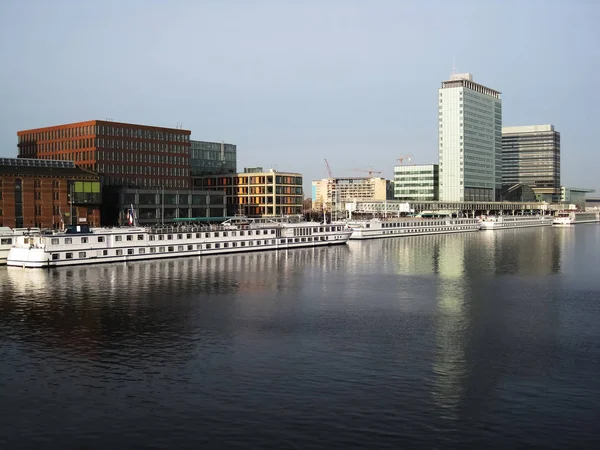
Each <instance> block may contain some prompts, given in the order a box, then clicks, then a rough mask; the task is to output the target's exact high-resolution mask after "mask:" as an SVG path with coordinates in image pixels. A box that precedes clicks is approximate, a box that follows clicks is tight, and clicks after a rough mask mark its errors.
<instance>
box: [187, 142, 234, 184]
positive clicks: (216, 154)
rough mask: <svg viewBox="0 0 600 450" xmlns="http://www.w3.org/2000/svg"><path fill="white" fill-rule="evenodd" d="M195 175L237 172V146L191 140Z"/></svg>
mask: <svg viewBox="0 0 600 450" xmlns="http://www.w3.org/2000/svg"><path fill="white" fill-rule="evenodd" d="M190 144H191V145H190V170H191V173H192V176H193V177H197V176H203V175H221V174H234V173H237V146H235V145H233V144H225V143H219V142H204V141H193V140H192V141H190Z"/></svg>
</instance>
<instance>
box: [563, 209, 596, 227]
mask: <svg viewBox="0 0 600 450" xmlns="http://www.w3.org/2000/svg"><path fill="white" fill-rule="evenodd" d="M593 222H600V212H599V211H595V212H586V211H560V212H559V213H558V214H557V215H556V216H555V217H554V220H553V221H552V225H561V226H564V225H576V224H578V223H593Z"/></svg>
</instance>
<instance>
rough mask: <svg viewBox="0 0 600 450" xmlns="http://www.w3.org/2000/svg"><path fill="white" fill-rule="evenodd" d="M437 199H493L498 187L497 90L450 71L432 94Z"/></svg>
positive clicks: (499, 136) (499, 130) (499, 134)
mask: <svg viewBox="0 0 600 450" xmlns="http://www.w3.org/2000/svg"><path fill="white" fill-rule="evenodd" d="M438 152H439V166H440V167H439V178H440V186H439V192H440V200H441V201H450V202H452V201H456V202H459V201H474V202H478V201H494V200H496V199H498V198H499V196H500V190H501V188H502V100H501V99H500V92H498V91H495V90H494V89H490V88H488V87H485V86H483V85H481V84H478V83H475V82H473V76H472V75H471V74H470V73H461V74H452V76H451V78H450V80H449V81H444V82H442V87H441V88H440V89H439V94H438Z"/></svg>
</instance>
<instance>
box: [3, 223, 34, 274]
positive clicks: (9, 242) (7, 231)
mask: <svg viewBox="0 0 600 450" xmlns="http://www.w3.org/2000/svg"><path fill="white" fill-rule="evenodd" d="M39 232H40V229H39V228H15V229H12V228H8V227H0V265H3V264H6V258H7V256H8V252H9V251H10V249H11V248H12V246H13V245H14V244H15V242H16V238H17V236H22V235H23V234H37V233H39Z"/></svg>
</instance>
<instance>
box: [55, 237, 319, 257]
mask: <svg viewBox="0 0 600 450" xmlns="http://www.w3.org/2000/svg"><path fill="white" fill-rule="evenodd" d="M326 240H327V238H326V237H324V236H321V237H315V238H312V237H303V238H293V239H292V238H288V239H279V243H280V244H285V243H286V242H287V243H288V244H295V243H302V242H318V241H326ZM238 244H239V245H238ZM276 244H277V239H264V240H261V241H240V242H223V243H215V244H196V248H195V249H194V246H193V245H187V246H185V245H178V246H177V250H175V246H174V245H173V246H167V247H150V248H149V249H148V253H150V254H152V253H167V252H169V253H170V252H175V251H177V252H185V251H193V250H212V249H215V250H216V249H221V248H237V247H246V246H248V247H253V246H257V247H258V246H261V245H276ZM136 250H137V254H138V255H143V254H146V248H143V247H142V248H137V249H135V248H128V249H126V251H127V253H124V250H123V249H115V250H114V253H113V254H112V255H109V252H111V253H112V252H113V251H112V250H102V256H113V255H114V256H123V255H124V254H127V255H135V254H136V253H135V251H136ZM87 253H88V252H77V257H78V258H79V259H84V258H87ZM74 254H75V253H74V252H66V253H65V254H64V255H65V259H73V255H74ZM60 255H61V254H60V253H52V260H53V261H56V260H59V259H60Z"/></svg>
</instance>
